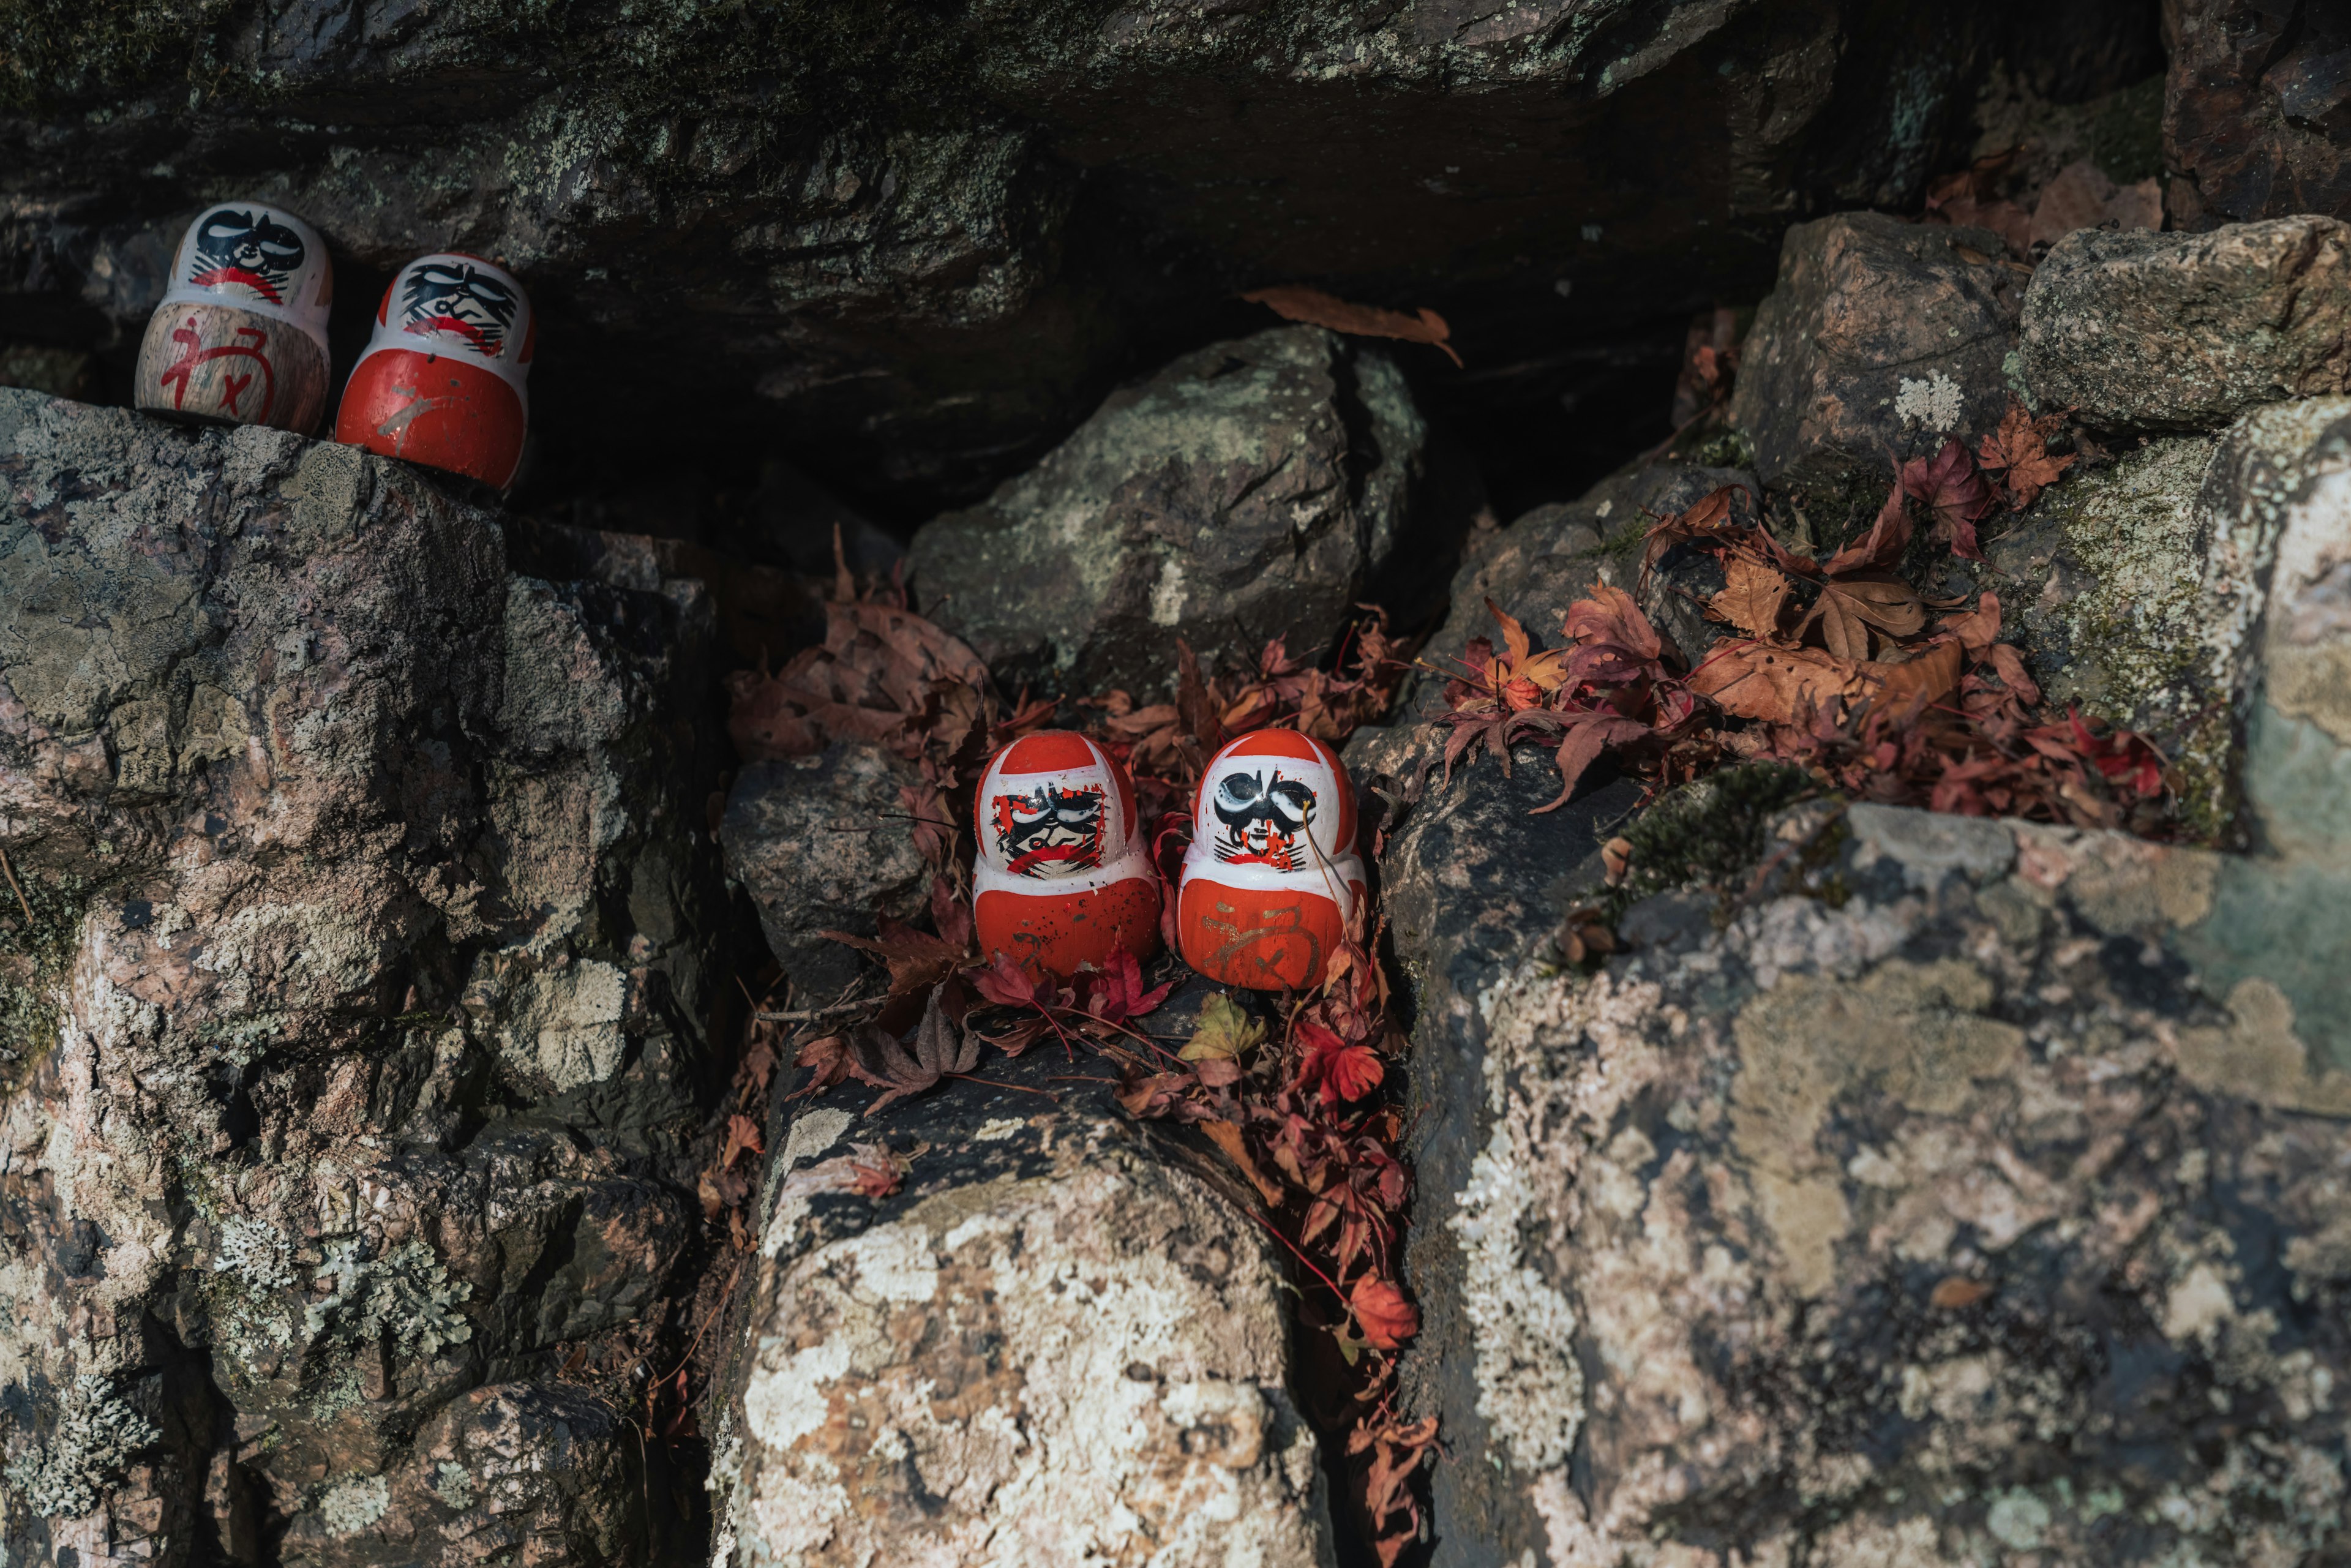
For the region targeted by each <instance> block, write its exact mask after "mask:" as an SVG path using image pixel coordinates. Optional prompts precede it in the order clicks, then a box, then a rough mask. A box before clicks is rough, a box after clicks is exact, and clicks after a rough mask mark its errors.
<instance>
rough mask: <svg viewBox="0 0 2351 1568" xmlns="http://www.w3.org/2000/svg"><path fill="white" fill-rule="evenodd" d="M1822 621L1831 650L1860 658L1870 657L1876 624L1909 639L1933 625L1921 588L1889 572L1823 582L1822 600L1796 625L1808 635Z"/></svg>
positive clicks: (1846, 657)
mask: <svg viewBox="0 0 2351 1568" xmlns="http://www.w3.org/2000/svg"><path fill="white" fill-rule="evenodd" d="M1814 622H1818V623H1819V625H1820V628H1821V640H1822V641H1823V643H1827V644H1828V650H1829V652H1830V653H1834V654H1835V655H1836V656H1837V657H1839V658H1841V659H1852V660H1855V662H1859V661H1861V660H1864V659H1866V658H1868V657H1869V641H1870V638H1869V633H1870V630H1871V628H1873V627H1874V628H1876V630H1877V631H1878V632H1883V633H1885V634H1886V635H1887V636H1890V637H1908V636H1911V635H1914V634H1915V633H1917V632H1919V631H1921V630H1923V629H1924V628H1925V626H1926V624H1927V607H1926V606H1925V605H1923V604H1921V603H1919V602H1918V591H1917V589H1915V588H1912V587H1911V586H1910V585H1909V584H1908V583H1907V582H1905V581H1903V580H1901V579H1900V578H1898V577H1896V576H1894V575H1892V574H1891V573H1886V574H1883V575H1880V574H1876V573H1872V574H1870V575H1867V576H1847V577H1833V578H1831V579H1829V580H1828V581H1826V582H1824V583H1823V584H1822V585H1821V596H1820V598H1818V599H1816V600H1814V601H1813V608H1812V610H1811V612H1809V613H1807V614H1806V615H1805V617H1804V618H1803V620H1802V621H1801V622H1798V623H1797V625H1796V634H1797V635H1798V636H1800V637H1801V636H1802V635H1803V633H1804V632H1805V631H1807V630H1808V629H1809V628H1810V627H1812V625H1813V623H1814Z"/></svg>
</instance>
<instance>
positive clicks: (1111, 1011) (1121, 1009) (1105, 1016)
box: [1078, 947, 1174, 1024]
mask: <svg viewBox="0 0 2351 1568" xmlns="http://www.w3.org/2000/svg"><path fill="white" fill-rule="evenodd" d="M1078 986H1079V988H1080V990H1081V992H1082V993H1083V994H1084V996H1085V1008H1086V1011H1087V1012H1089V1013H1091V1014H1092V1016H1093V1017H1095V1018H1097V1019H1101V1020H1102V1022H1104V1023H1106V1024H1120V1023H1124V1022H1126V1021H1127V1020H1128V1019H1138V1018H1141V1017H1143V1015H1144V1014H1145V1013H1148V1012H1150V1011H1152V1010H1153V1009H1155V1008H1157V1007H1158V1006H1159V1004H1160V1003H1161V1002H1163V1001H1165V1000H1166V999H1167V993H1168V992H1169V991H1170V990H1172V989H1174V984H1173V982H1170V983H1169V984H1167V985H1162V986H1154V987H1153V988H1150V989H1149V990H1145V989H1144V987H1143V966H1142V964H1141V963H1139V962H1137V961H1136V959H1135V956H1134V954H1132V953H1130V952H1128V951H1127V950H1126V949H1125V948H1123V947H1114V948H1113V949H1112V950H1111V954H1110V956H1109V957H1107V958H1105V959H1103V960H1102V968H1101V969H1099V970H1082V969H1081V970H1080V971H1079V973H1078Z"/></svg>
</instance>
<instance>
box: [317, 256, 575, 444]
mask: <svg viewBox="0 0 2351 1568" xmlns="http://www.w3.org/2000/svg"><path fill="white" fill-rule="evenodd" d="M536 337H537V323H536V322H535V321H534V319H533V318H532V316H531V309H530V296H528V294H525V293H524V292H523V287H522V284H521V282H520V281H519V280H517V278H516V277H515V275H514V274H513V273H511V272H508V271H507V270H506V268H504V267H493V266H491V265H490V264H489V263H488V262H486V261H484V260H483V259H482V258H481V257H479V256H461V255H457V254H455V253H451V254H447V255H442V256H419V257H418V258H417V259H416V260H414V261H412V262H410V263H409V264H408V265H407V266H406V267H402V268H401V269H400V276H398V277H394V278H393V279H392V287H389V288H387V289H385V290H384V291H383V303H381V305H378V306H377V307H376V311H375V331H374V333H373V334H372V335H371V337H370V338H369V340H368V347H367V352H366V353H364V354H362V355H360V362H359V363H358V364H357V365H356V366H354V367H353V368H352V370H351V379H350V382H347V383H345V385H344V387H343V406H342V408H341V410H340V412H338V413H337V414H336V415H335V439H336V440H338V441H340V442H343V443H344V444H348V445H351V446H364V447H366V448H367V449H368V450H369V451H370V452H380V453H381V454H383V455H385V456H386V457H401V458H405V459H407V460H408V461H409V462H411V463H421V464H423V465H424V466H426V467H427V468H439V469H443V470H444V471H446V472H448V473H451V474H463V475H465V476H466V477H467V478H471V479H479V480H480V481H481V482H482V483H483V484H485V485H488V486H493V487H495V488H496V489H500V490H503V489H505V488H506V487H507V486H508V485H511V484H513V483H514V476H515V469H516V468H517V466H518V465H520V464H521V462H522V438H523V433H524V431H525V430H526V429H527V428H528V425H529V423H530V413H529V402H528V393H527V392H526V390H525V385H524V382H525V379H526V378H527V377H528V375H529V373H530V354H531V349H532V347H533V343H534V340H535V339H536Z"/></svg>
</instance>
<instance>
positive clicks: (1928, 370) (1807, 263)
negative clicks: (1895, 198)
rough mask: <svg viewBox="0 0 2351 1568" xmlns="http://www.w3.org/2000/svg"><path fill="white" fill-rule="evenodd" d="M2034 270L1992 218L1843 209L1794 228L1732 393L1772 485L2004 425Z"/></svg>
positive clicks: (1921, 450) (1928, 448) (1882, 468)
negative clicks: (2014, 253)
mask: <svg viewBox="0 0 2351 1568" xmlns="http://www.w3.org/2000/svg"><path fill="white" fill-rule="evenodd" d="M2026 270H2027V269H2025V268H2023V267H2019V266H2016V265H2014V264H2012V263H2011V262H2009V261H2008V260H2007V259H2006V252H2005V249H2004V247H2003V246H2002V244H2001V240H2000V237H1999V236H1998V235H1994V234H1992V233H1991V231H1990V230H1987V229H1973V228H1950V227H1943V226H1936V225H1918V224H1906V223H1903V222H1901V221H1900V220H1898V219H1896V218H1890V217H1886V216H1885V215H1883V214H1876V213H1843V214H1838V215H1836V216H1834V217H1828V218H1821V219H1818V220H1817V221H1815V222H1813V223H1808V224H1798V225H1796V226H1795V227H1793V228H1792V229H1790V230H1789V231H1788V235H1787V239H1786V241H1785V242H1784V243H1783V244H1782V246H1781V250H1780V281H1779V285H1778V287H1775V288H1774V289H1773V290H1772V291H1771V295H1770V296H1769V297H1768V298H1765V300H1764V301H1763V303H1762V305H1761V307H1760V308H1758V309H1757V310H1756V312H1755V325H1754V327H1753V328H1752V329H1750V331H1749V333H1748V335H1747V341H1746V344H1745V347H1744V349H1743V350H1742V355H1741V358H1740V367H1739V380H1738V384H1737V386H1736V387H1735V388H1734V389H1733V391H1732V393H1731V401H1730V419H1731V423H1733V424H1734V425H1736V426H1737V427H1738V428H1739V429H1740V430H1741V431H1743V432H1745V433H1746V434H1747V435H1748V437H1749V438H1750V440H1751V441H1752V442H1753V443H1754V451H1755V472H1756V473H1757V474H1758V475H1759V476H1761V478H1762V480H1763V482H1764V483H1765V484H1767V485H1778V484H1780V483H1781V482H1782V480H1783V479H1785V478H1789V477H1792V476H1802V475H1811V476H1818V475H1822V474H1824V473H1827V472H1830V471H1833V470H1834V469H1837V468H1841V467H1848V466H1855V465H1858V466H1861V467H1865V468H1867V469H1870V470H1873V471H1876V472H1881V473H1883V474H1884V475H1885V476H1886V477H1888V478H1890V477H1892V474H1893V467H1892V465H1890V464H1889V462H1888V460H1889V458H1890V459H1892V460H1893V463H1896V464H1898V463H1899V462H1900V461H1901V460H1903V459H1905V458H1907V457H1911V456H1916V455H1922V454H1925V455H1931V454H1932V453H1933V452H1935V451H1936V450H1937V449H1938V448H1939V447H1940V446H1941V445H1942V444H1943V441H1944V440H1945V439H1946V438H1947V437H1949V436H1952V435H1957V436H1959V437H1960V438H1961V439H1963V440H1965V441H1967V442H1968V443H1969V444H1970V445H1972V444H1974V442H1975V440H1976V439H1977V438H1978V437H1980V436H1981V435H1983V434H1988V433H1989V432H1991V430H1993V429H1995V428H1996V427H1997V426H1998V425H1999V423H2000V419H2001V414H2002V413H2004V412H2005V411H2006V410H2007V407H2008V402H2009V398H2010V395H2011V392H2012V391H2013V390H2014V382H2013V378H2012V375H2011V369H2010V367H2009V365H2008V359H2009V356H2010V355H2011V353H2012V352H2013V351H2014V350H2015V347H2016V336H2015V334H2016V323H2017V312H2018V309H2019V306H2020V303H2021V300H2022V295H2023V292H2024V290H2023V280H2024V276H2025V274H2026Z"/></svg>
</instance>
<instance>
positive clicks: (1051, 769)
mask: <svg viewBox="0 0 2351 1568" xmlns="http://www.w3.org/2000/svg"><path fill="white" fill-rule="evenodd" d="M972 809H973V813H974V815H975V816H976V817H977V828H978V838H979V860H978V863H977V866H975V867H974V868H973V872H972V924H973V925H974V926H975V928H976V930H977V935H978V937H979V950H980V952H981V953H983V954H985V955H987V956H989V957H991V958H992V957H994V956H996V955H997V954H998V953H1005V954H1008V955H1010V956H1011V957H1012V959H1013V961H1014V962H1016V963H1018V964H1019V966H1020V967H1022V968H1024V969H1026V970H1028V971H1029V973H1031V974H1036V973H1039V972H1040V971H1041V972H1044V973H1048V974H1053V975H1059V976H1061V977H1064V978H1066V977H1068V976H1069V975H1070V974H1071V973H1072V972H1073V971H1075V970H1076V969H1077V968H1078V967H1079V966H1081V965H1083V964H1093V965H1100V964H1102V962H1103V960H1105V959H1107V958H1108V957H1109V956H1111V954H1112V953H1113V952H1114V951H1116V950H1117V949H1119V948H1122V947H1123V948H1124V949H1126V951H1128V952H1130V953H1132V954H1134V956H1136V957H1137V958H1148V957H1149V956H1151V955H1152V954H1153V953H1155V952H1156V951H1157V950H1158V947H1159V875H1158V873H1156V872H1155V871H1154V870H1153V869H1152V866H1151V856H1150V854H1149V852H1148V849H1147V847H1146V846H1145V845H1144V843H1143V842H1142V841H1140V840H1139V839H1138V838H1137V836H1136V833H1135V821H1134V788H1133V786H1132V785H1130V784H1129V783H1128V782H1127V778H1126V772H1125V770H1124V769H1123V768H1120V767H1119V765H1118V764H1117V763H1115V762H1113V761H1112V760H1111V758H1110V757H1109V756H1108V755H1107V754H1106V753H1105V752H1103V750H1102V747H1099V746H1096V745H1095V744H1094V743H1093V742H1092V741H1091V740H1088V739H1087V738H1086V737H1084V736H1081V735H1071V734H1070V733H1068V732H1067V731H1064V730H1058V729H1048V730H1040V731H1039V732H1038V733H1037V734H1035V735H1027V736H1023V737H1020V738H1019V740H1016V741H1014V742H1013V743H1012V744H1011V745H1009V746H1008V747H1005V748H1004V749H1003V750H1001V751H999V752H998V753H997V754H996V756H995V758H994V759H993V760H991V761H990V762H989V763H988V765H987V773H986V774H984V775H982V777H981V779H980V781H979V795H978V798H977V800H976V801H974V803H973V808H972Z"/></svg>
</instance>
